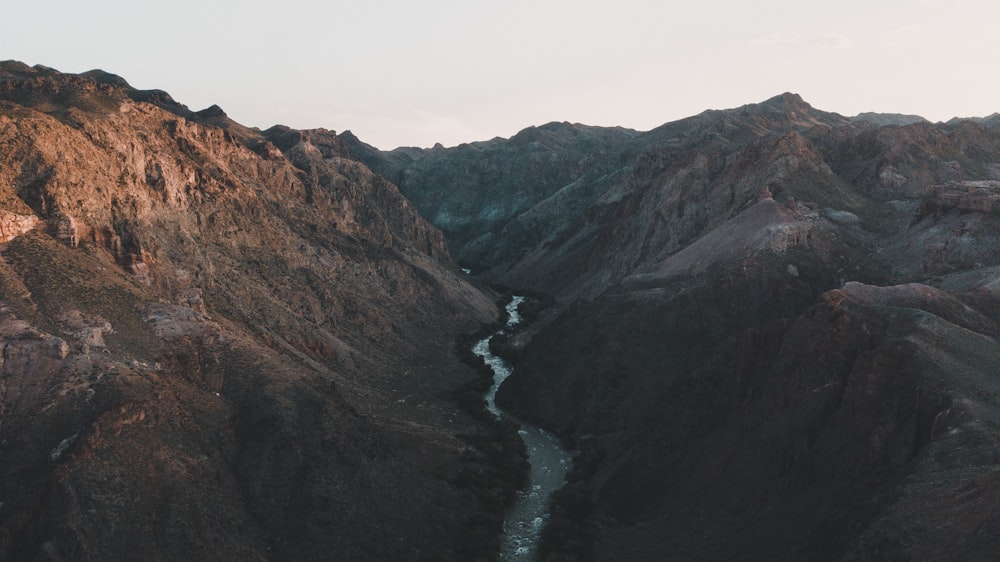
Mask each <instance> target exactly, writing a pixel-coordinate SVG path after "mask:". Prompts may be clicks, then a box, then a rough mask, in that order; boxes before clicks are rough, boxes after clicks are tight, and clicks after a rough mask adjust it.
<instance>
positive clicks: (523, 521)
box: [472, 296, 572, 561]
mask: <svg viewBox="0 0 1000 562" xmlns="http://www.w3.org/2000/svg"><path fill="white" fill-rule="evenodd" d="M522 302H524V297H523V296H515V297H514V298H513V299H512V300H511V302H510V303H508V304H507V312H508V313H509V318H508V320H507V325H506V326H505V327H503V328H501V329H500V331H498V332H497V333H502V332H505V331H510V330H511V329H513V328H515V327H516V326H517V325H518V324H520V323H521V321H522V319H521V315H520V314H519V313H518V310H517V309H518V306H520V304H521V303H522ZM492 338H493V336H489V337H487V338H484V339H482V340H479V341H478V342H476V344H475V345H474V346H473V348H472V351H473V353H475V354H476V355H478V356H480V357H482V358H483V360H484V361H485V362H486V363H487V364H488V365H489V366H490V367H491V368H492V369H493V386H492V387H490V389H489V391H488V392H487V393H486V408H487V409H488V410H489V411H490V412H491V413H492V414H493V415H494V416H497V417H498V418H499V417H506V418H510V419H513V420H515V421H516V422H517V423H518V424H519V425H520V426H521V431H520V433H521V438H522V439H523V440H524V444H525V446H526V447H527V449H528V462H529V463H531V477H530V478H531V481H530V483H529V485H528V489H527V490H524V491H521V492H518V497H517V500H516V502H515V504H514V505H513V506H512V507H511V508H510V510H508V512H507V514H506V515H505V517H504V537H503V543H502V545H501V549H500V559H501V560H523V561H528V560H534V559H535V557H536V555H537V552H538V539H539V537H540V536H541V534H542V528H543V527H544V526H545V522H546V521H547V520H548V518H549V513H548V507H549V505H548V504H549V496H551V495H552V493H553V492H555V491H556V490H558V489H559V488H561V487H562V485H563V483H564V481H565V478H566V473H567V472H568V471H569V469H570V466H571V465H572V454H571V453H570V452H569V451H567V450H566V449H564V448H563V446H562V442H561V441H560V440H559V438H557V437H556V436H555V435H552V434H551V433H549V432H547V431H545V430H544V429H541V428H539V427H536V426H534V425H532V424H529V423H525V422H523V421H521V420H519V419H517V418H514V417H513V416H511V415H509V414H508V413H506V412H504V411H503V410H501V409H500V408H498V407H497V405H496V401H495V399H496V394H497V389H498V388H500V384H501V383H503V381H504V380H505V379H506V378H507V377H509V376H510V374H511V372H512V370H513V369H512V368H511V366H510V365H509V364H508V363H507V362H506V361H504V360H503V359H502V358H500V357H497V356H495V355H493V353H492V352H491V351H490V340H491V339H492Z"/></svg>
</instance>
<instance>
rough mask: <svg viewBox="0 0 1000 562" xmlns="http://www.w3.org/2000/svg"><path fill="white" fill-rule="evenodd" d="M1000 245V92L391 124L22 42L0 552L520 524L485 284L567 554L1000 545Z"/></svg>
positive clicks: (843, 554)
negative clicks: (180, 88) (370, 123)
mask: <svg viewBox="0 0 1000 562" xmlns="http://www.w3.org/2000/svg"><path fill="white" fill-rule="evenodd" d="M397 186H398V187H397ZM422 217H426V220H425V218H422ZM438 229H440V230H438ZM442 233H443V234H442ZM998 247H1000V127H998V121H997V119H996V116H990V117H987V118H982V119H965V120H953V121H949V122H948V123H936V124H934V123H929V122H927V121H926V120H923V119H920V118H917V117H915V116H907V115H897V114H862V115H859V116H856V117H853V118H848V117H844V116H841V115H838V114H835V113H829V112H824V111H820V110H817V109H816V108H813V107H811V106H810V105H809V104H808V103H806V102H805V101H804V100H802V99H801V98H800V97H799V96H797V95H795V94H790V93H786V94H782V95H779V96H776V97H774V98H772V99H769V100H765V101H764V102H761V103H756V104H749V105H746V106H743V107H739V108H735V109H729V110H710V111H706V112H704V113H702V114H699V115H696V116H693V117H690V118H687V119H683V120H680V121H676V122H672V123H667V124H665V125H663V126H661V127H658V128H656V129H654V130H652V131H647V132H638V131H632V130H627V129H621V128H599V127H587V126H583V125H578V124H569V123H550V124H547V125H542V126H539V127H531V128H529V129H526V130H524V131H522V132H521V133H519V134H517V135H515V136H514V137H512V138H510V139H499V138H498V139H493V140H490V141H484V142H477V143H471V144H466V145H461V146H458V147H454V148H444V147H441V146H436V147H434V148H431V149H418V148H400V149H396V150H394V151H390V152H381V151H378V150H376V149H374V148H373V147H371V146H368V145H366V144H365V143H364V142H363V141H362V140H361V139H360V138H359V137H357V136H355V135H354V134H352V133H342V134H337V133H335V132H333V131H328V130H323V129H317V130H309V131H300V130H293V129H289V128H287V127H281V126H276V127H273V128H271V129H268V130H265V131H261V130H257V129H250V128H247V127H244V126H242V125H239V124H238V123H235V122H233V121H232V120H230V119H229V118H228V117H227V116H226V114H225V112H224V111H223V110H222V109H221V108H219V107H216V106H212V107H210V108H207V109H205V110H202V111H192V110H190V109H189V108H187V107H186V106H184V105H182V104H180V103H178V102H177V101H175V100H173V99H172V98H171V97H170V96H169V95H168V94H166V93H165V92H162V91H141V90H136V89H134V88H132V87H130V86H129V85H128V83H127V82H126V81H125V80H123V79H122V78H120V77H117V76H114V75H111V74H108V73H105V72H101V71H92V72H88V73H84V74H80V75H70V74H63V73H59V72H57V71H55V70H52V69H48V68H45V67H40V66H38V67H28V66H25V65H23V64H19V63H15V62H6V63H0V559H5V560H6V559H10V560H109V559H113V560H118V559H123V560H128V559H140V558H141V559H144V560H148V559H153V560H190V559H218V560H325V559H331V558H335V559H344V560H476V559H484V560H489V559H495V557H496V556H497V554H496V553H497V552H498V550H497V546H498V542H497V534H498V533H499V532H500V525H501V524H502V519H501V517H500V515H501V512H502V510H503V508H504V506H505V505H507V503H508V501H509V498H510V497H511V494H512V493H513V491H514V490H515V488H516V485H517V484H518V483H522V482H523V478H524V474H523V461H522V460H521V457H520V454H521V452H520V450H521V449H522V448H523V447H520V444H519V443H517V438H516V433H515V429H516V428H515V427H514V426H513V425H511V424H509V423H501V424H498V423H494V422H491V421H490V416H485V415H483V412H482V411H481V410H480V407H481V403H482V400H481V394H480V393H481V390H482V388H483V385H486V386H488V384H489V383H488V381H487V380H486V379H485V378H483V376H482V373H480V372H479V371H477V370H476V369H473V368H470V367H468V366H466V365H464V364H462V362H461V361H460V358H464V359H465V360H468V361H471V362H474V360H473V359H471V358H470V353H471V352H470V351H469V350H468V349H467V348H468V344H469V343H470V342H472V341H475V336H473V335H471V334H469V332H472V331H474V330H476V329H477V328H479V327H480V326H482V325H483V324H486V323H489V322H491V321H493V320H495V319H496V317H497V313H498V310H497V306H496V295H495V294H494V293H493V292H491V291H490V290H488V289H486V288H485V287H486V284H487V283H489V284H495V285H505V286H507V287H512V288H516V289H518V290H521V291H526V292H529V293H531V294H534V295H538V296H539V297H540V298H536V299H534V300H531V301H529V302H530V303H531V306H532V307H533V308H532V309H531V310H527V309H526V310H524V311H522V312H523V315H524V316H525V317H527V318H530V319H531V320H532V322H531V324H530V327H529V328H528V329H527V330H526V331H523V332H521V333H518V334H513V335H510V336H504V338H502V341H500V342H498V343H497V349H498V351H499V352H502V353H505V354H506V355H507V356H509V357H510V358H511V359H512V360H515V361H516V370H515V372H514V374H513V375H512V376H511V377H510V378H509V379H508V380H507V382H506V383H505V384H504V385H503V386H502V387H501V388H500V391H499V392H498V394H497V401H498V403H500V404H501V405H502V406H503V407H504V408H505V409H507V410H509V411H514V412H517V414H518V415H520V416H522V417H523V418H525V419H528V420H531V421H535V422H537V423H539V424H540V425H542V426H544V427H546V428H549V429H552V430H554V431H557V432H559V433H561V434H562V435H564V436H566V437H567V438H568V439H569V440H570V441H571V442H572V443H574V444H576V445H577V446H578V447H579V449H580V455H579V457H578V463H577V466H576V467H575V468H574V470H573V471H572V472H571V477H570V479H571V481H572V483H571V484H570V485H569V486H567V487H566V488H565V489H564V490H563V491H562V492H561V493H560V494H559V495H558V498H557V504H556V505H555V506H554V508H553V513H554V514H555V517H554V519H553V521H554V522H555V523H556V525H554V526H553V527H552V529H550V530H548V531H546V533H544V535H543V540H545V541H547V543H546V544H545V545H543V548H542V549H541V550H542V552H543V553H545V557H546V560H567V559H596V560H629V561H634V560H699V559H701V560H804V559H805V560H910V559H916V560H944V559H962V560H983V559H990V558H991V557H993V556H994V554H993V553H995V552H997V551H998V549H1000V540H998V539H997V537H1000V516H998V511H997V507H996V506H997V505H1000V492H998V491H997V490H1000V486H998V485H997V484H998V482H997V478H998V477H997V475H998V474H1000V445H998V444H1000V429H998V428H1000V408H998V406H997V404H998V398H1000V379H998V378H997V373H998V372H1000V351H998V350H1000V347H998V345H997V338H998V337H1000V252H998V251H997V250H996V248H998ZM460 265H461V266H463V267H469V268H471V269H472V270H473V271H474V272H475V273H476V278H477V279H478V281H475V282H471V281H470V280H469V278H468V277H467V276H465V275H464V274H463V273H461V271H460V269H459V267H460ZM474 283H475V284H474ZM545 305H549V306H548V307H547V308H543V307H544V306H545ZM463 333H465V334H466V335H464V336H459V334H463ZM456 338H457V341H458V342H459V343H457V344H456ZM456 351H457V352H456Z"/></svg>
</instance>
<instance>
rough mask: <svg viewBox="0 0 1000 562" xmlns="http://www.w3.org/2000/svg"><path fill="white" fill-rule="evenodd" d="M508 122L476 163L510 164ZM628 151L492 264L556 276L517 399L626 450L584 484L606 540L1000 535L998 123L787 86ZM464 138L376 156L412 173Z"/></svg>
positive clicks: (877, 554) (674, 126)
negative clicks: (860, 106) (999, 470)
mask: <svg viewBox="0 0 1000 562" xmlns="http://www.w3.org/2000/svg"><path fill="white" fill-rule="evenodd" d="M563 138H568V137H563ZM492 142H493V144H492V145H490V146H491V149H492V150H491V151H490V152H489V153H488V154H487V153H485V152H484V153H483V154H466V157H468V158H471V160H470V161H468V162H465V163H464V165H465V166H467V167H475V166H478V165H481V164H482V162H484V161H491V162H494V161H495V160H491V158H496V157H497V155H499V154H502V151H501V149H500V148H499V146H500V145H502V144H503V143H502V142H501V141H492ZM506 142H507V143H510V144H513V143H514V139H511V140H510V141H506ZM348 144H349V145H350V144H351V143H348ZM352 150H353V148H352ZM466 151H468V149H466ZM612 152H613V153H614V154H615V157H614V158H612V159H609V160H606V162H607V163H608V165H607V167H605V168H604V169H603V172H602V174H600V175H599V176H591V175H588V174H586V173H579V174H575V175H570V176H567V177H565V178H562V179H561V180H560V181H562V186H561V187H559V188H558V189H555V190H550V191H546V192H544V193H541V192H540V193H538V194H537V202H535V203H534V204H533V206H532V207H530V208H529V209H527V210H524V211H522V212H520V213H516V214H515V215H514V216H512V217H511V218H510V219H509V220H506V222H505V223H504V224H503V226H502V227H500V228H499V229H497V227H496V226H489V227H487V226H486V225H485V224H483V225H482V228H483V230H489V240H491V243H493V244H495V247H494V248H493V249H491V250H490V253H489V254H488V255H490V256H492V257H495V258H498V261H495V262H490V263H489V264H488V265H487V267H486V268H485V271H484V273H483V276H484V277H486V278H489V279H493V280H497V281H500V282H503V283H505V284H508V285H511V286H516V287H523V288H526V289H534V290H541V291H545V292H548V293H550V294H553V295H556V296H557V297H559V303H558V304H557V306H556V307H555V308H554V309H553V310H552V311H550V312H549V313H547V314H546V315H544V316H543V319H542V324H541V325H540V327H539V328H538V329H537V330H536V331H537V333H535V334H534V335H533V336H531V337H530V338H529V337H525V336H522V337H519V338H515V339H514V340H513V341H515V342H516V343H515V346H520V348H519V349H518V351H519V363H518V365H517V368H516V370H515V372H514V375H513V376H511V378H509V379H508V380H507V382H506V383H505V384H504V386H503V387H502V388H501V389H500V392H499V393H498V396H497V400H498V403H500V404H501V405H503V406H504V407H505V408H508V409H510V410H513V411H515V412H518V413H519V414H520V415H522V416H523V417H525V418H529V419H532V420H536V421H538V422H539V423H541V424H542V425H545V426H547V427H550V428H552V429H555V430H557V431H560V432H562V433H564V434H568V435H571V436H573V437H576V438H592V439H593V442H595V443H596V444H597V445H598V447H599V448H600V449H601V450H602V451H603V457H602V458H603V460H602V461H601V462H600V463H598V464H597V465H596V467H594V471H593V474H592V475H591V476H589V477H588V478H587V480H586V485H585V490H586V492H585V495H586V498H584V499H586V500H590V501H592V502H593V505H594V509H593V511H592V513H591V517H590V520H589V527H588V534H589V535H590V536H591V537H592V538H593V541H594V545H593V546H594V554H595V556H596V558H597V559H600V560H669V559H677V560H689V559H696V558H699V557H701V558H704V559H712V560H732V559H760V560H764V559H767V560H802V559H810V560H836V559H841V558H843V559H850V560H855V559H870V560H883V559H893V558H894V557H898V558H900V559H906V558H914V559H940V558H949V557H953V558H954V557H957V558H968V559H976V558H979V557H983V556H987V554H986V553H988V552H992V551H995V549H996V548H997V546H998V544H996V540H995V539H988V538H985V537H996V536H998V531H1000V528H998V527H997V525H996V518H995V517H994V516H993V515H992V511H991V509H990V508H985V507H984V506H986V505H988V504H989V502H992V501H993V498H994V497H995V494H994V493H993V492H991V491H989V483H990V482H992V477H991V476H990V475H991V474H993V472H994V471H995V469H996V467H997V466H998V465H997V459H998V458H1000V457H998V456H997V454H998V449H997V448H996V447H995V445H993V444H994V443H996V440H997V434H996V430H995V427H996V425H995V423H994V421H993V420H994V419H995V418H996V416H997V415H998V412H1000V410H998V409H997V408H996V406H995V405H992V401H991V399H989V398H988V397H989V396H992V395H993V393H994V392H995V381H994V380H993V379H994V377H993V373H995V372H996V370H997V368H998V367H1000V354H998V353H997V351H996V350H997V349H998V348H997V347H996V337H997V335H998V334H1000V327H998V324H997V322H998V320H1000V318H998V316H997V314H996V311H997V310H998V309H1000V307H998V305H1000V302H998V301H997V300H996V292H995V291H994V285H995V284H996V282H997V271H996V268H997V266H998V265H1000V253H998V252H997V251H996V248H997V247H998V244H1000V238H998V233H1000V229H998V225H1000V223H998V215H997V214H996V210H995V209H996V208H995V205H996V202H997V194H996V193H995V191H996V185H995V183H996V181H998V180H1000V173H998V170H1000V168H998V163H1000V131H998V130H997V129H996V128H995V127H991V126H990V125H989V123H988V122H983V123H979V122H974V121H962V122H955V123H949V124H937V125H932V124H930V123H926V122H923V121H914V122H913V123H912V124H909V125H906V126H899V125H896V124H891V125H887V126H881V125H879V124H878V123H876V122H873V121H872V120H857V121H852V120H850V119H847V118H844V117H841V116H839V115H836V114H830V113H825V112H822V111H819V110H816V109H815V108H812V107H811V106H809V105H808V104H806V103H805V102H804V101H802V100H801V98H799V97H798V96H796V95H793V94H784V95H781V96H778V97H775V98H772V99H770V100H767V101H765V102H763V103H760V104H752V105H748V106H744V107H741V108H736V109H732V110H726V111H708V112H705V113H703V114H701V115H698V116H695V117H692V118H689V119H685V120H681V121H678V122H674V123H668V124H666V125H664V126H662V127H660V128H658V129H655V130H653V131H649V132H646V133H635V134H633V135H631V136H630V137H629V138H628V139H625V141H624V143H620V144H607V145H605V148H604V152H603V153H612ZM459 153H460V150H459V149H437V150H431V151H423V152H419V151H412V150H411V151H409V152H408V154H410V155H411V157H412V161H404V160H402V159H400V158H398V156H399V154H400V153H399V152H398V151H397V152H395V153H389V155H388V156H387V155H384V154H383V155H371V154H368V155H363V157H364V158H368V159H377V158H382V160H381V161H380V162H381V164H380V165H382V166H387V167H389V168H392V167H393V166H395V167H396V168H394V169H396V172H391V170H390V171H388V172H386V173H396V174H397V176H396V177H399V178H401V179H400V180H399V181H400V182H401V185H402V186H403V189H404V190H405V189H406V185H407V179H406V178H407V176H406V174H407V173H413V174H416V173H417V170H419V169H421V166H427V164H426V162H431V161H437V162H445V161H448V162H450V164H449V165H450V166H452V167H461V166H462V165H463V163H462V161H461V160H460V159H459ZM359 154H361V153H360V152H359ZM508 162H513V160H510V161H508ZM495 165H497V166H499V167H500V168H503V164H502V163H499V164H495ZM400 170H401V171H400ZM543 175H544V172H543ZM410 185H411V186H415V185H420V186H422V189H428V190H431V191H432V192H433V193H434V194H435V195H434V197H438V198H440V199H444V198H447V197H449V196H450V194H452V193H453V190H457V189H459V188H458V187H457V186H455V185H453V184H449V183H447V182H446V181H444V180H441V181H438V182H437V183H436V184H434V185H436V186H437V187H436V188H435V187H433V186H432V185H431V184H424V183H421V182H419V181H416V182H415V183H411V184H410ZM484 193H489V194H490V195H489V196H490V197H495V198H497V200H496V201H493V202H492V204H493V205H503V204H504V202H505V201H507V196H506V195H505V193H506V192H500V191H495V192H490V191H489V188H485V191H484ZM424 197H431V196H430V195H426V194H425V195H424ZM414 201H415V203H416V204H417V206H418V208H421V210H422V211H423V212H425V214H426V216H428V217H430V218H431V219H432V220H434V217H435V215H434V214H433V209H435V208H436V207H434V206H433V205H431V206H430V207H428V209H430V211H427V210H425V208H424V207H422V206H421V205H422V203H419V202H418V200H417V199H414ZM470 228H475V225H473V226H472V227H470ZM963 490H964V492H963Z"/></svg>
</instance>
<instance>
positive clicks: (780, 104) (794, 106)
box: [760, 92, 813, 111]
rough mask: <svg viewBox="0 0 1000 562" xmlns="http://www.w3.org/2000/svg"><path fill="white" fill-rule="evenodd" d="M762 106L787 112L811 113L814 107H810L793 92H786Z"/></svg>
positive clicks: (763, 103)
mask: <svg viewBox="0 0 1000 562" xmlns="http://www.w3.org/2000/svg"><path fill="white" fill-rule="evenodd" d="M760 105H761V106H764V107H767V108H774V109H783V110H786V111H811V110H812V109H813V106H811V105H809V104H808V103H807V102H806V101H805V100H804V99H802V96H800V95H799V94H795V93H792V92H785V93H783V94H779V95H777V96H774V97H773V98H769V99H767V100H765V101H764V102H762V103H761V104H760Z"/></svg>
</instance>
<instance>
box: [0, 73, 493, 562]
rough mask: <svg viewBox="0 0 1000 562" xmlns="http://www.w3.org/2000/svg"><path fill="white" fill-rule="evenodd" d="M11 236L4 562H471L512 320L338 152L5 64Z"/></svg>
mask: <svg viewBox="0 0 1000 562" xmlns="http://www.w3.org/2000/svg"><path fill="white" fill-rule="evenodd" d="M0 237H2V240H3V244H4V245H3V248H2V250H0V258H2V259H0V293H2V302H3V307H2V309H0V334H2V342H0V346H2V349H3V353H2V357H3V360H2V376H0V472H2V474H0V558H4V559H73V560H89V559H94V560H97V559H123V558H130V557H132V556H134V555H135V549H136V548H137V546H141V548H142V549H143V553H144V557H148V558H151V559H191V558H210V559H240V560H252V559H317V558H322V557H325V556H328V555H329V553H331V552H336V553H338V556H342V557H343V558H345V559H409V558H417V559H419V558H435V557H443V558H460V557H461V556H460V555H459V554H458V551H457V548H459V546H458V545H461V544H463V541H465V539H464V535H465V533H466V532H467V531H468V525H469V519H470V518H471V516H472V514H475V513H477V512H478V511H480V510H482V506H481V505H479V503H478V500H476V499H475V496H474V495H473V494H471V493H470V492H469V491H467V490H464V489H461V488H459V487H457V486H455V485H452V484H451V483H450V482H452V481H454V478H453V476H454V474H455V473H456V472H457V471H459V470H462V469H463V467H475V466H477V464H476V463H478V462H480V461H479V460H477V458H476V456H475V455H473V454H470V453H469V451H468V448H467V446H466V445H465V444H464V443H463V442H462V441H460V440H459V439H458V438H456V437H455V435H456V434H458V433H475V432H477V431H479V430H480V429H482V428H477V425H476V424H477V422H475V421H474V420H472V419H470V418H468V417H465V416H464V415H463V414H461V413H459V412H457V411H456V407H455V406H454V405H453V404H452V403H451V402H450V400H449V399H448V395H449V392H450V391H452V390H454V389H455V388H457V387H458V386H461V385H462V384H464V383H466V382H468V380H470V379H471V378H472V377H473V376H474V375H473V374H472V373H471V371H470V370H468V369H466V368H464V367H462V366H460V365H459V364H458V363H457V361H456V360H455V359H453V358H452V357H453V355H452V354H451V353H450V348H451V345H452V342H453V341H454V336H455V334H456V333H457V332H459V331H462V330H468V329H471V328H473V327H475V326H478V325H479V324H480V323H481V322H484V321H488V320H491V319H492V318H494V317H495V314H496V309H495V305H494V302H493V299H492V298H491V297H490V296H488V295H486V294H484V293H483V292H481V291H480V290H479V289H477V288H474V287H472V286H470V285H469V284H468V283H467V282H465V281H464V280H463V276H462V275H461V273H460V272H458V271H457V268H456V267H455V266H454V265H453V264H452V263H451V260H450V258H449V256H448V252H447V249H446V247H445V243H444V239H443V237H442V236H441V234H440V232H439V231H438V230H436V229H435V228H434V227H432V226H430V225H429V224H427V223H426V222H425V221H424V220H423V219H421V218H420V217H419V216H418V215H417V213H416V212H415V211H414V210H413V208H412V206H411V205H410V203H409V202H407V201H406V199H405V198H403V197H402V196H401V195H400V193H399V192H398V190H397V189H396V188H395V186H393V185H392V184H391V183H389V182H388V181H386V180H385V179H383V178H381V177H380V176H377V175H375V174H374V173H372V172H371V171H370V170H369V169H368V168H367V167H366V166H365V165H363V164H362V163H360V162H358V161H356V160H352V159H351V158H349V157H347V151H346V150H345V149H343V147H341V146H340V144H339V141H338V139H337V137H336V135H334V134H332V133H330V132H327V131H322V130H319V131H292V130H289V129H284V128H274V129H271V130H269V131H266V132H263V133H262V132H259V131H256V130H251V129H247V128H245V127H242V126H240V125H238V124H236V123H233V122H232V121H230V120H229V119H228V118H227V117H226V116H225V114H224V113H223V112H222V111H221V110H220V109H218V108H214V107H213V108H210V109H208V110H205V111H203V112H197V113H195V112H192V111H190V110H188V109H187V108H186V107H184V106H182V105H180V104H178V103H177V102H175V101H173V100H172V99H171V98H170V97H169V96H168V95H166V94H165V93H163V92H158V91H137V90H134V89H132V88H130V87H129V86H128V84H127V83H125V81H124V80H122V79H121V78H118V77H115V76H113V75H109V74H106V73H102V72H98V71H95V72H91V73H86V74H83V75H65V74H61V73H58V72H56V71H53V70H51V69H46V68H42V67H35V68H29V67H26V66H24V65H20V64H18V63H3V64H2V65H0ZM403 505H405V506H407V509H406V510H405V512H403V511H402V510H401V509H400V506H403ZM415 515H416V516H417V517H414V516H415ZM428 521H430V523H428Z"/></svg>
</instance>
